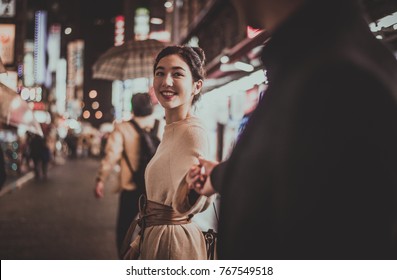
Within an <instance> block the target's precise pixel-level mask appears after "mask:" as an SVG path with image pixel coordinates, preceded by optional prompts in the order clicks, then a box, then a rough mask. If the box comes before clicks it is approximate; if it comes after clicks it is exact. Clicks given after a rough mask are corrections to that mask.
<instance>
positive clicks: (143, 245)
mask: <svg viewBox="0 0 397 280" xmlns="http://www.w3.org/2000/svg"><path fill="white" fill-rule="evenodd" d="M204 60H205V56H204V52H203V51H202V50H201V49H200V48H191V47H188V46H169V47H166V48H164V49H163V50H162V51H161V52H160V53H159V54H158V55H157V58H156V60H155V63H154V67H153V69H154V71H153V72H154V81H153V88H154V91H155V94H156V97H157V99H158V100H159V102H160V104H161V105H162V106H163V107H164V109H165V118H166V126H165V130H164V134H163V139H162V141H161V144H160V146H159V147H158V149H157V152H156V154H155V155H154V157H153V158H152V160H151V161H150V162H149V165H148V167H147V169H146V174H145V182H146V192H147V197H146V199H143V200H142V202H144V203H142V204H141V206H142V207H141V213H140V216H141V217H142V218H141V220H140V224H141V225H143V228H142V231H141V235H140V236H138V237H137V238H136V239H135V240H129V239H128V238H127V240H128V241H131V246H130V250H129V252H128V253H127V256H126V258H132V257H135V258H136V257H137V256H138V255H139V258H140V259H175V260H176V259H179V260H196V259H207V251H206V245H205V240H204V236H203V234H202V232H201V229H200V227H199V226H198V225H197V224H196V223H194V222H192V220H191V218H192V217H193V216H194V215H195V214H197V213H199V212H202V211H204V210H205V209H206V208H207V207H208V206H209V205H210V204H211V202H212V201H213V200H214V198H215V197H210V198H207V197H205V196H199V195H196V194H195V193H190V192H189V189H188V187H187V182H186V174H187V173H188V172H189V168H190V166H192V165H194V164H197V163H198V160H197V157H198V156H205V155H208V153H209V144H208V143H209V141H208V136H207V131H206V129H205V127H204V126H203V124H202V122H201V120H200V119H198V118H197V117H195V116H194V115H193V112H192V111H193V110H192V106H193V104H194V103H195V102H196V101H197V100H198V97H199V96H200V92H201V88H202V85H203V79H204V76H205V72H204Z"/></svg>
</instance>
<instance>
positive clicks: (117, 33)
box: [114, 16, 125, 46]
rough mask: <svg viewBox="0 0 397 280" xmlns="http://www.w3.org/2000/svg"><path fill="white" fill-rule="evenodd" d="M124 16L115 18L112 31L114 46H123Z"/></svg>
mask: <svg viewBox="0 0 397 280" xmlns="http://www.w3.org/2000/svg"><path fill="white" fill-rule="evenodd" d="M124 25H125V21H124V16H117V17H116V22H115V29H114V45H115V46H120V45H122V44H124V31H125V29H124Z"/></svg>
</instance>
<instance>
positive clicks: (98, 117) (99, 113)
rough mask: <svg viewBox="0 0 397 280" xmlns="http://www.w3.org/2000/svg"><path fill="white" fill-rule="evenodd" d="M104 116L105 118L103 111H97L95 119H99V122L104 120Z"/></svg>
mask: <svg viewBox="0 0 397 280" xmlns="http://www.w3.org/2000/svg"><path fill="white" fill-rule="evenodd" d="M102 116H103V114H102V112H101V111H96V113H95V118H97V119H98V120H99V119H101V118H102Z"/></svg>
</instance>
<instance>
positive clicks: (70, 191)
mask: <svg viewBox="0 0 397 280" xmlns="http://www.w3.org/2000/svg"><path fill="white" fill-rule="evenodd" d="M98 165H99V160H95V159H89V158H85V159H75V160H67V161H66V162H65V163H64V164H62V165H55V166H52V167H51V168H50V169H49V172H48V179H47V181H35V180H34V179H31V180H29V181H28V182H26V183H25V184H24V185H23V187H22V188H20V189H14V190H13V191H10V192H8V193H7V194H5V195H3V196H1V197H0V227H1V230H0V259H2V260H6V259H13V260H21V259H25V260H26V259H27V260H31V259H32V260H33V259H39V260H87V259H89V260H110V259H117V253H116V249H115V247H116V245H115V221H116V212H117V204H118V203H117V198H118V196H117V195H115V194H113V193H112V192H111V188H112V185H113V184H114V183H115V182H116V181H115V176H111V178H110V180H109V181H108V184H107V187H108V188H107V192H106V194H105V198H104V199H102V200H97V199H96V198H95V197H94V194H93V189H94V180H95V174H96V171H97V168H98Z"/></svg>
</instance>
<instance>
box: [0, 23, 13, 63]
mask: <svg viewBox="0 0 397 280" xmlns="http://www.w3.org/2000/svg"><path fill="white" fill-rule="evenodd" d="M14 47H15V24H0V57H1V60H2V61H3V63H4V64H12V63H14Z"/></svg>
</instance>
